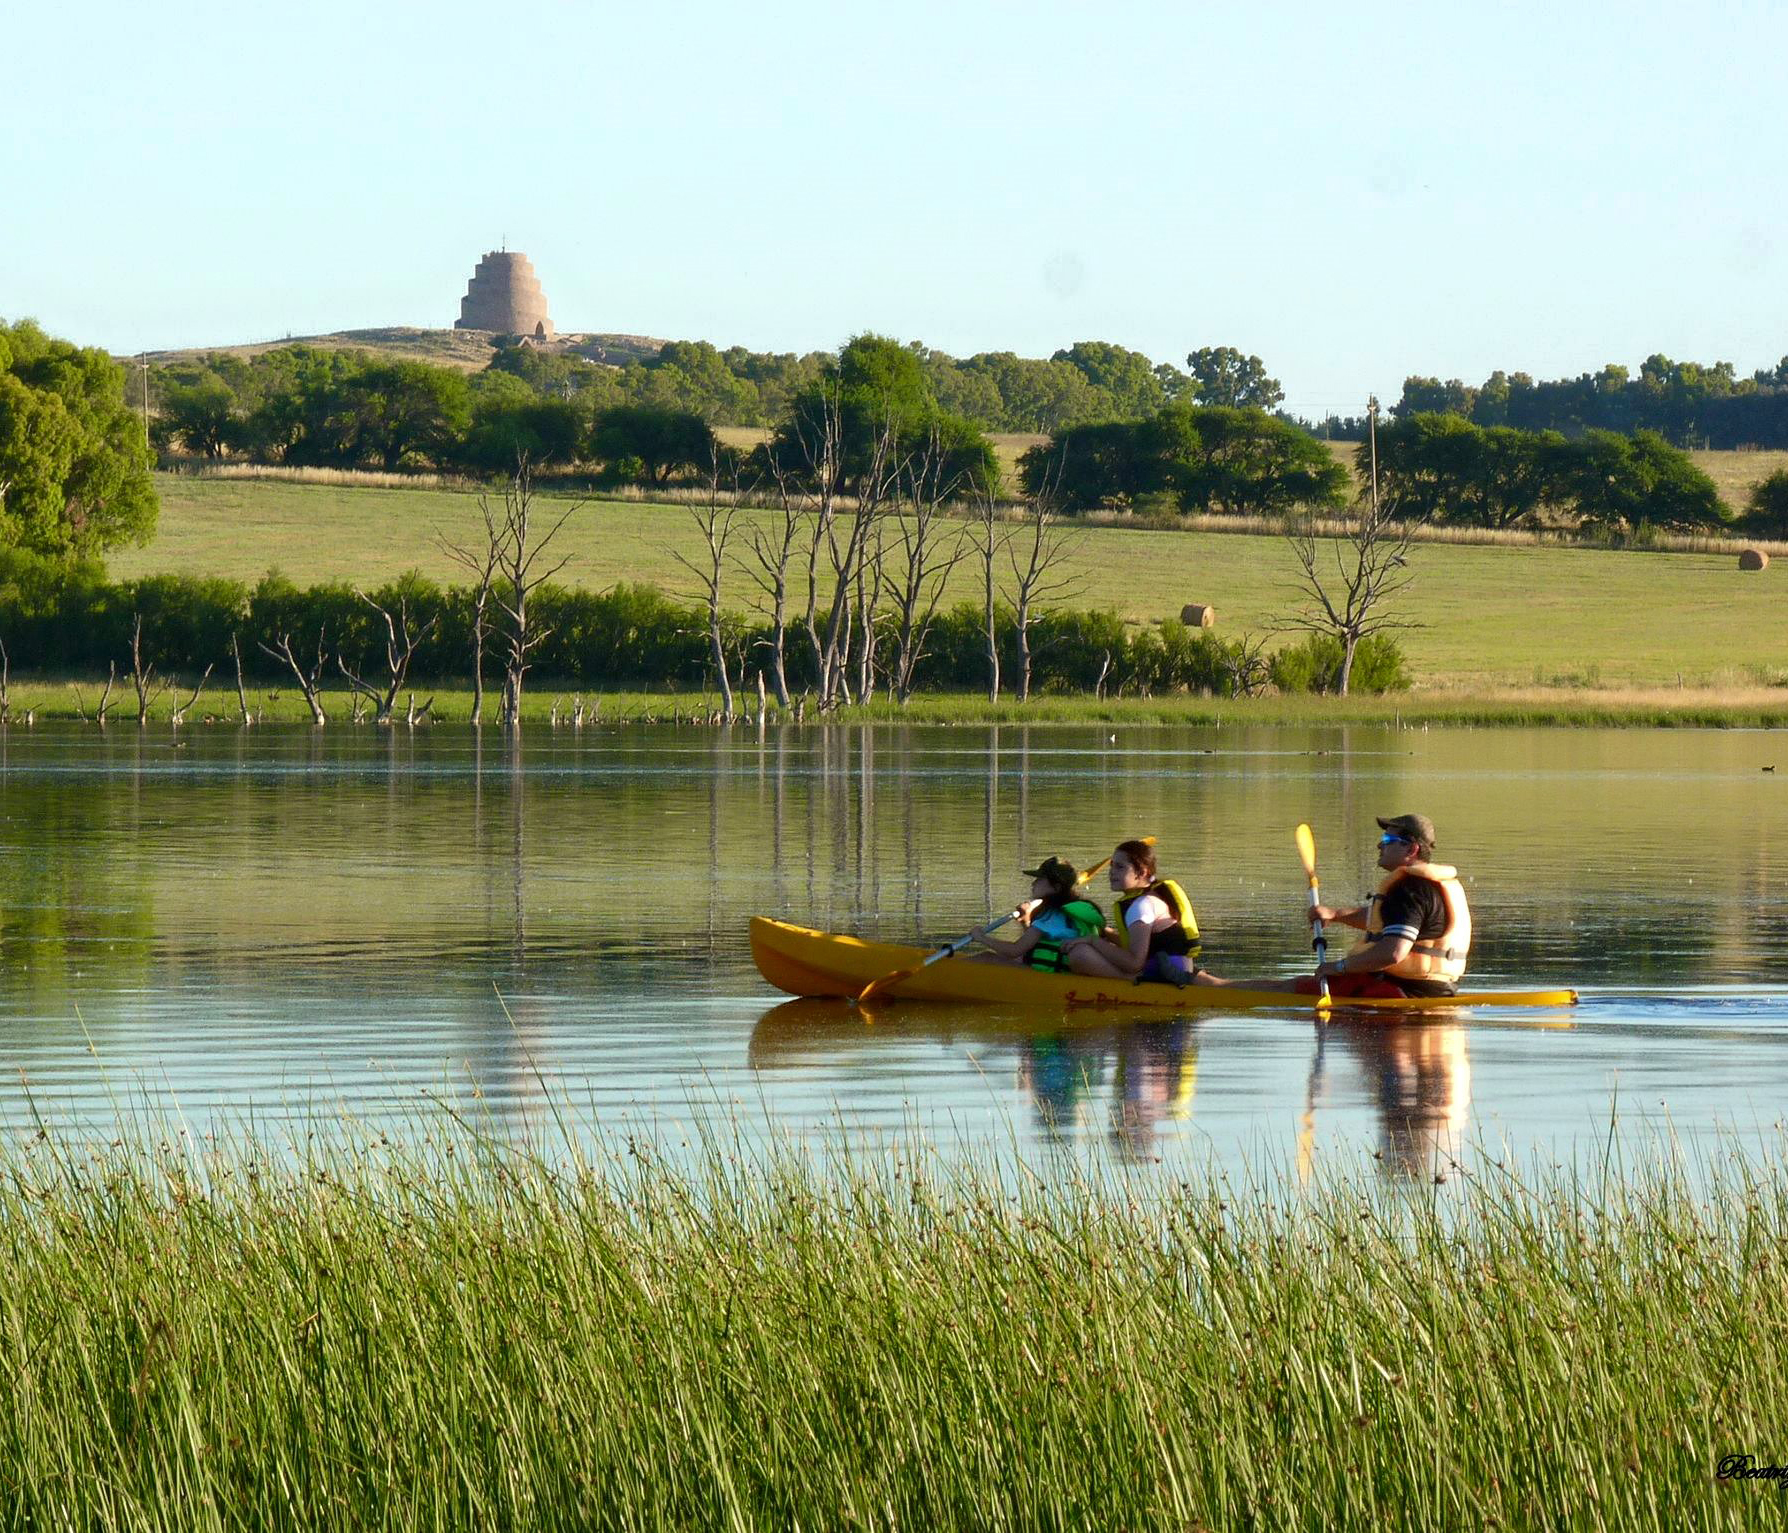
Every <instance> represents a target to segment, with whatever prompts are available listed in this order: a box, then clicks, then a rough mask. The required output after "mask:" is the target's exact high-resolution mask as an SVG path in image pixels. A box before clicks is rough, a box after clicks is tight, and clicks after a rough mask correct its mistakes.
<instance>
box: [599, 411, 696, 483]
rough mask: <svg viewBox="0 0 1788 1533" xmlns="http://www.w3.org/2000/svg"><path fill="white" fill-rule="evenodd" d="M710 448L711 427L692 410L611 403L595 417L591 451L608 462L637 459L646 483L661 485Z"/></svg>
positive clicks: (689, 465) (694, 466)
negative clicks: (610, 406) (609, 406)
mask: <svg viewBox="0 0 1788 1533" xmlns="http://www.w3.org/2000/svg"><path fill="white" fill-rule="evenodd" d="M714 449H715V437H714V433H713V431H712V430H711V429H710V428H709V426H708V423H707V422H706V421H705V420H703V419H702V418H701V417H700V416H699V415H696V414H694V413H693V412H692V411H688V410H661V409H657V408H655V407H653V406H650V405H615V406H613V407H612V408H610V409H607V410H604V411H603V412H602V413H601V414H600V415H598V416H597V417H596V423H595V428H594V429H593V430H592V431H591V433H590V443H589V456H590V457H592V458H598V459H601V460H602V461H603V462H605V463H608V464H610V465H611V466H613V465H615V464H619V463H621V462H622V461H623V460H626V459H629V458H632V459H636V460H638V462H639V464H640V466H641V470H642V472H643V474H644V477H645V479H646V481H647V482H648V483H650V484H653V485H664V484H667V483H668V482H669V481H670V477H671V475H672V474H674V473H675V472H676V471H677V470H678V469H690V468H699V467H701V466H702V465H704V464H706V463H709V462H711V461H712V459H713V455H714Z"/></svg>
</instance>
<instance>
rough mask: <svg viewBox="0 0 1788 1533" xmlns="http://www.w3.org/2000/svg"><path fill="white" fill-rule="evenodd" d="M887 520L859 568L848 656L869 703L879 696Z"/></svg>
mask: <svg viewBox="0 0 1788 1533" xmlns="http://www.w3.org/2000/svg"><path fill="white" fill-rule="evenodd" d="M886 562H887V519H886V518H885V517H878V518H877V519H876V521H875V523H874V527H873V530H872V532H871V534H870V538H869V546H868V548H867V549H866V550H865V552H864V556H863V558H862V559H861V560H860V561H859V562H858V565H857V581H856V596H855V600H854V604H853V607H852V611H851V624H850V627H849V629H848V635H849V638H848V642H847V643H846V645H845V653H846V654H847V655H851V656H854V657H855V658H854V660H853V661H852V662H851V663H852V667H853V668H854V670H855V672H856V677H857V700H858V701H859V702H865V703H866V702H868V701H869V700H870V698H871V697H872V696H874V694H875V677H876V670H877V661H878V658H879V651H880V645H881V637H882V623H881V615H880V612H879V610H878V609H879V608H880V606H881V597H882V591H883V588H884V581H885V579H886V576H885V574H884V570H885V567H886Z"/></svg>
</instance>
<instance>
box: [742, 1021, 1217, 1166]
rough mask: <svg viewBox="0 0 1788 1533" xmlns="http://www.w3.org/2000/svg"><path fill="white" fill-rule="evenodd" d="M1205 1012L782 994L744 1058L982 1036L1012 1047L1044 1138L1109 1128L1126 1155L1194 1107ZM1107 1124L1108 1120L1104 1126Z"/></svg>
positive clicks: (788, 1059)
mask: <svg viewBox="0 0 1788 1533" xmlns="http://www.w3.org/2000/svg"><path fill="white" fill-rule="evenodd" d="M1199 1025H1200V1024H1199V1022H1197V1021H1193V1020H1189V1019H1187V1018H1183V1017H1174V1018H1168V1019H1165V1020H1150V1021H1124V1022H1099V1021H1089V1022H1077V1023H1069V1024H1063V1023H1056V1024H1054V1025H1050V1026H1044V1027H1039V1026H1038V1024H1037V1019H1036V1016H1035V1015H1034V1014H1030V1015H1025V1014H1022V1013H1013V1014H1011V1015H1006V1014H1002V1013H1000V1012H997V1011H992V1010H987V1009H981V1010H977V1011H973V1012H968V1013H962V1012H956V1013H953V1014H945V1015H940V1014H939V1012H938V1010H937V1009H936V1008H934V1007H930V1006H908V1007H890V1008H888V1009H887V1010H886V1011H885V1012H882V1013H880V1014H878V1015H876V1016H875V1018H874V1020H871V1021H865V1020H864V1015H863V1013H862V1012H861V1011H859V1010H858V1009H857V1008H855V1007H853V1006H852V1005H851V1003H850V1002H848V1001H837V1000H821V999H806V1000H794V1001H784V1002H783V1003H782V1004H781V1005H780V1006H773V1007H771V1008H770V1010H769V1011H767V1012H765V1013H764V1015H763V1016H762V1017H760V1018H759V1019H758V1023H757V1026H756V1027H755V1028H753V1029H752V1033H751V1042H750V1044H749V1046H748V1048H747V1052H746V1060H747V1063H749V1064H750V1065H751V1067H752V1068H753V1069H758V1070H764V1069H778V1068H802V1067H814V1066H820V1065H836V1064H837V1063H838V1062H839V1060H840V1059H841V1057H843V1056H846V1055H850V1054H854V1053H857V1052H859V1051H861V1050H864V1049H875V1048H883V1047H886V1046H888V1045H890V1044H892V1043H895V1042H898V1041H909V1042H910V1041H916V1040H925V1041H928V1042H933V1043H942V1044H944V1045H946V1046H948V1045H957V1044H982V1045H985V1046H988V1047H990V1048H992V1049H995V1050H1010V1051H1012V1053H1014V1054H1015V1055H1016V1084H1017V1086H1018V1089H1019V1090H1020V1092H1022V1093H1023V1095H1024V1096H1025V1097H1027V1098H1028V1099H1029V1101H1030V1105H1031V1110H1032V1113H1033V1115H1034V1117H1035V1121H1036V1124H1037V1127H1038V1128H1039V1130H1040V1131H1041V1132H1042V1134H1043V1135H1044V1137H1045V1138H1046V1139H1047V1140H1050V1141H1054V1142H1058V1143H1065V1142H1066V1141H1068V1140H1070V1139H1073V1138H1077V1137H1080V1136H1083V1135H1085V1134H1088V1133H1097V1132H1101V1131H1103V1132H1106V1133H1108V1134H1109V1136H1110V1138H1111V1141H1112V1143H1113V1145H1114V1146H1115V1147H1116V1148H1117V1149H1118V1150H1119V1151H1120V1152H1121V1153H1123V1154H1124V1155H1126V1156H1132V1157H1135V1158H1138V1159H1142V1158H1148V1157H1152V1156H1153V1155H1155V1153H1156V1152H1157V1149H1158V1146H1159V1142H1160V1139H1161V1135H1162V1133H1163V1130H1164V1127H1165V1126H1166V1125H1168V1124H1170V1123H1176V1122H1183V1121H1185V1120H1187V1119H1189V1118H1190V1117H1191V1115H1192V1097H1193V1092H1194V1089H1195V1087H1196V1085H1197V1080H1198V1028H1199ZM1101 1124H1103V1129H1101Z"/></svg>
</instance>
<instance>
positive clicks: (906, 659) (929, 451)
mask: <svg viewBox="0 0 1788 1533" xmlns="http://www.w3.org/2000/svg"><path fill="white" fill-rule="evenodd" d="M962 482H963V475H962V474H961V473H960V472H956V471H953V470H952V468H951V466H950V463H949V459H948V455H947V454H946V453H945V451H944V445H943V439H942V436H941V435H940V433H939V432H938V430H937V428H936V427H933V428H932V430H931V433H930V435H929V436H928V438H927V439H926V442H925V445H924V446H923V447H922V448H921V449H920V450H919V451H918V452H916V453H914V454H912V456H911V457H909V458H908V459H907V461H906V462H905V464H904V465H903V466H902V472H901V473H900V475H899V477H898V480H897V483H896V499H897V503H896V506H895V516H894V519H893V526H894V532H893V534H892V537H893V542H894V545H895V547H894V558H893V573H892V575H890V576H886V577H884V578H885V580H886V586H887V591H888V595H889V597H890V598H891V599H892V601H893V603H894V609H895V618H894V640H895V650H894V676H893V680H894V695H895V697H896V698H898V699H899V700H900V702H901V703H902V704H905V703H906V702H907V700H908V699H909V698H911V696H912V695H913V686H914V683H915V681H916V680H917V674H918V669H919V663H920V662H921V661H922V660H923V659H924V658H925V640H926V638H927V636H928V635H929V634H930V632H931V625H932V623H933V622H934V621H935V620H936V618H937V609H938V606H939V604H940V603H941V602H942V601H943V597H944V588H945V587H946V585H948V583H949V580H950V576H951V575H952V574H953V573H954V572H955V569H956V566H957V565H958V564H960V563H961V562H962V558H963V555H964V554H966V553H967V552H968V549H969V541H968V539H967V538H966V537H965V536H964V535H963V533H962V530H961V529H960V528H959V527H957V526H955V525H953V524H952V523H950V522H949V520H948V519H947V518H946V516H945V514H944V508H945V503H946V502H948V501H950V500H952V499H954V498H955V496H956V494H957V492H958V491H959V490H960V489H961V488H962Z"/></svg>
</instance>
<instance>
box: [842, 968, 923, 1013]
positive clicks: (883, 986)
mask: <svg viewBox="0 0 1788 1533" xmlns="http://www.w3.org/2000/svg"><path fill="white" fill-rule="evenodd" d="M918 972H919V971H918V970H917V969H896V970H895V971H894V972H893V973H892V974H884V975H883V976H882V977H881V978H880V979H872V980H870V982H869V983H868V984H867V985H865V986H864V987H863V988H862V989H861V990H859V991H858V992H857V1004H858V1005H859V1006H862V1005H864V1004H865V1003H867V1002H869V1001H873V1000H875V999H876V997H877V996H881V995H886V994H887V993H888V991H890V990H892V989H893V988H894V987H895V986H896V985H898V984H901V983H902V982H904V981H906V980H909V979H911V978H912V977H913V976H914V975H915V974H917V973H918Z"/></svg>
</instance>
